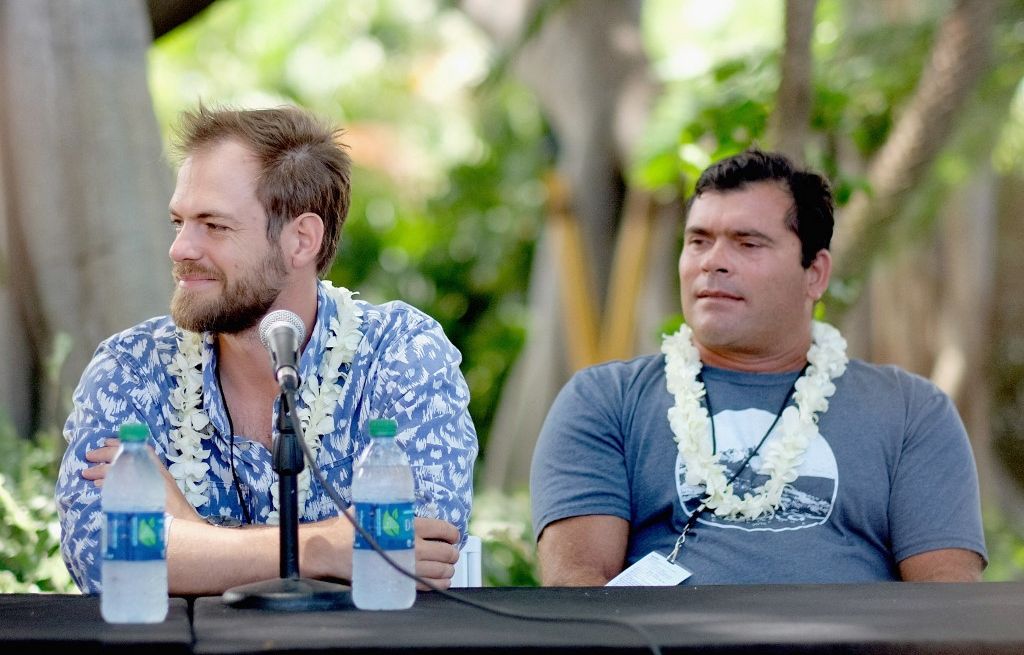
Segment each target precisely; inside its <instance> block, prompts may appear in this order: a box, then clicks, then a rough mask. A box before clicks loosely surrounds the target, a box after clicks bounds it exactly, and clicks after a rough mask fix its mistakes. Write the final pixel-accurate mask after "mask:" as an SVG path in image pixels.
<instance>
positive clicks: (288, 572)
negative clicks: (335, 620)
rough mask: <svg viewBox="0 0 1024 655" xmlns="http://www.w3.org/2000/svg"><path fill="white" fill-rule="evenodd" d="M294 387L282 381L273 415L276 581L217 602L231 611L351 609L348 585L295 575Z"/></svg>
mask: <svg viewBox="0 0 1024 655" xmlns="http://www.w3.org/2000/svg"><path fill="white" fill-rule="evenodd" d="M293 386H298V385H297V384H294V385H292V384H287V383H284V381H283V380H282V385H281V411H280V412H279V413H278V416H277V440H276V441H275V442H274V471H276V472H277V475H278V491H279V493H278V500H279V502H280V509H279V511H278V516H279V518H280V522H279V526H278V527H279V528H280V535H281V536H280V540H281V541H280V558H281V559H280V573H281V577H280V578H278V579H276V580H263V581H261V582H253V583H250V584H245V585H240V586H237V587H232V588H231V589H228V590H227V591H225V592H224V594H223V595H222V596H221V600H222V601H223V602H224V603H225V604H226V605H230V606H232V607H238V608H247V609H266V610H276V611H284V612H309V611H320V610H332V609H340V608H345V607H352V592H351V588H350V587H348V586H347V585H342V584H335V583H332V582H325V581H323V580H313V579H311V578H302V577H299V490H298V475H299V473H301V472H302V469H303V468H304V467H305V462H304V461H303V457H302V446H301V445H300V443H299V441H298V440H299V439H301V438H302V426H301V423H300V422H299V420H298V417H297V416H296V415H295V389H294V388H291V387H293Z"/></svg>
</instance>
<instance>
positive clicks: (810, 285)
mask: <svg viewBox="0 0 1024 655" xmlns="http://www.w3.org/2000/svg"><path fill="white" fill-rule="evenodd" d="M804 273H805V276H806V279H807V295H808V297H809V298H810V299H811V300H812V301H814V302H817V301H819V300H821V297H822V296H824V295H825V291H827V290H828V282H829V280H830V279H831V277H832V254H831V253H830V252H829V251H828V250H825V249H824V248H822V249H821V250H819V251H818V254H817V255H815V256H814V259H813V260H811V265H810V266H808V267H807V269H806V270H805V271H804Z"/></svg>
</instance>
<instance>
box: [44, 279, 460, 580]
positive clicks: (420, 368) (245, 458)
mask: <svg viewBox="0 0 1024 655" xmlns="http://www.w3.org/2000/svg"><path fill="white" fill-rule="evenodd" d="M357 305H358V306H359V308H360V309H361V310H362V312H363V320H362V325H361V327H360V331H361V332H362V334H363V337H362V340H361V341H360V342H359V346H358V348H357V349H356V353H355V356H354V358H353V361H352V363H351V364H350V365H344V366H343V369H344V368H348V369H349V370H348V371H347V382H344V383H343V381H342V380H341V379H339V381H338V383H339V384H344V386H343V389H344V391H343V393H342V396H341V399H340V401H339V403H338V405H337V407H336V408H335V410H334V422H335V429H334V432H332V433H330V434H329V435H325V436H324V437H323V438H322V440H321V448H320V449H319V451H318V453H317V464H318V465H319V466H320V469H321V470H322V471H323V473H324V475H325V477H326V479H327V481H328V483H329V484H331V485H332V486H333V487H334V488H335V489H336V490H337V491H338V492H339V493H340V494H341V496H342V497H343V498H344V499H345V500H346V501H347V502H351V482H352V466H353V463H354V460H355V458H356V457H358V455H359V453H360V452H361V451H362V449H363V448H364V447H365V446H366V444H367V443H368V441H369V437H368V435H367V430H366V426H367V422H368V421H369V420H370V419H372V418H393V419H395V420H396V421H397V422H398V435H397V438H396V440H397V442H398V443H399V444H400V445H401V446H402V448H403V449H404V450H405V452H406V454H407V456H408V457H409V461H410V463H411V465H412V470H413V478H414V481H415V486H416V501H417V502H416V505H417V507H416V512H417V514H418V515H420V516H431V517H436V518H441V519H444V520H446V521H448V522H450V523H452V524H454V525H455V526H456V527H458V528H459V530H460V532H461V533H462V536H463V538H465V535H466V524H467V521H468V519H469V512H470V508H471V505H472V494H473V464H474V461H475V460H476V455H477V440H476V430H475V428H474V427H473V422H472V419H471V418H470V416H469V412H468V411H467V405H468V402H469V391H468V389H467V387H466V383H465V380H464V379H463V376H462V373H461V372H460V370H459V364H460V362H461V361H462V357H461V355H460V354H459V351H458V350H457V349H456V348H455V347H454V346H453V345H452V344H451V343H450V342H449V341H448V339H447V338H446V337H445V335H444V332H443V331H442V330H441V327H440V325H438V323H437V322H436V321H434V320H433V319H431V318H430V317H428V316H426V315H425V314H423V313H422V312H420V311H419V310H417V309H415V308H413V307H410V306H409V305H406V304H405V303H401V302H391V303H387V304H384V305H371V304H369V303H365V302H362V301H357ZM337 311H338V309H337V305H336V303H335V301H334V298H333V297H332V296H331V295H330V294H329V293H327V292H326V291H325V288H324V285H322V284H321V286H320V289H319V292H318V306H317V320H316V326H315V327H314V329H313V334H312V335H311V336H310V339H309V342H308V344H307V345H306V348H305V350H304V351H303V353H302V356H301V360H300V362H299V369H300V371H299V373H300V376H301V377H302V379H303V380H306V379H307V377H308V376H311V375H316V372H317V368H318V366H319V363H320V359H321V357H322V356H323V354H324V349H325V344H326V342H327V340H328V339H329V338H330V331H329V329H328V324H329V319H330V317H332V316H334V315H335V314H336V313H337ZM175 333H176V328H175V326H174V323H173V322H172V321H171V318H170V317H168V316H164V317H159V318H154V319H151V320H149V321H146V322H144V323H142V324H140V325H137V326H135V327H133V328H131V329H129V330H126V331H124V332H121V333H120V334H117V335H114V336H113V337H111V338H109V339H107V340H106V341H104V342H103V343H102V344H100V346H99V348H98V349H97V351H96V354H95V356H94V357H93V359H92V362H90V364H89V366H88V367H87V368H86V370H85V372H84V373H83V374H82V380H81V382H80V383H79V385H78V388H77V389H76V390H75V394H74V410H73V411H72V413H71V416H69V417H68V420H67V423H66V424H65V426H64V438H65V439H66V440H67V442H68V448H67V450H66V451H65V453H64V458H63V461H62V462H61V467H60V475H59V477H58V480H57V489H56V498H57V509H58V511H59V514H60V521H61V552H62V555H63V557H64V561H65V563H66V564H67V567H68V570H69V571H70V572H71V575H72V577H73V578H74V579H75V582H76V583H77V584H78V586H79V587H80V588H81V589H82V590H83V591H85V592H88V593H96V592H98V591H99V590H100V563H101V561H102V554H101V553H100V537H101V530H102V525H103V517H102V512H101V509H100V489H99V488H97V487H96V486H95V485H94V484H93V483H92V482H91V481H89V480H86V479H84V478H83V477H82V475H81V473H82V471H83V470H84V469H85V468H86V467H88V466H89V462H87V461H86V459H85V453H86V452H87V451H89V450H93V449H95V448H98V447H100V446H101V445H102V443H103V440H104V439H105V438H107V437H111V436H116V434H117V431H118V428H119V427H120V426H121V425H122V424H123V423H129V422H139V423H145V424H146V425H148V426H149V430H150V434H151V435H152V437H151V443H152V445H153V447H154V448H155V450H156V453H157V456H158V458H159V459H160V460H161V461H162V462H163V464H164V465H165V466H168V465H169V463H170V462H169V461H168V459H167V455H168V453H169V452H170V453H172V454H173V453H174V452H175V450H174V447H173V445H172V444H170V443H169V437H168V431H169V429H170V426H171V415H172V412H173V409H172V407H171V404H170V402H169V396H170V393H171V390H172V389H174V388H175V387H176V386H177V381H176V379H175V377H174V376H173V375H171V374H170V373H169V371H168V365H169V364H170V363H171V360H172V359H173V357H174V356H175V354H176V353H177V350H178V344H177V339H176V335H175ZM213 344H214V341H213V339H212V338H210V337H209V336H208V337H207V338H206V339H205V340H204V346H203V348H204V352H203V362H208V363H209V364H205V363H204V365H203V408H204V411H205V413H206V415H207V416H209V417H210V422H211V424H212V438H209V439H204V440H203V446H204V448H209V449H210V451H211V452H210V456H209V458H208V459H207V460H206V461H207V463H208V464H209V471H208V472H207V474H206V475H207V477H208V479H209V480H210V485H209V487H208V488H207V492H206V495H207V497H208V498H209V502H207V503H205V504H203V505H202V506H200V507H199V508H198V511H199V513H200V514H201V515H203V516H220V517H233V518H236V519H239V520H242V519H243V517H244V514H243V511H242V505H241V503H242V502H244V503H245V505H246V506H247V509H248V513H249V516H250V517H251V518H252V520H253V522H255V523H265V522H266V521H267V518H268V516H270V513H271V511H272V509H273V506H272V501H271V487H272V486H274V487H276V485H277V475H276V473H274V470H273V466H272V464H273V457H272V453H271V452H270V451H269V450H267V449H266V448H265V447H263V446H262V445H260V444H259V443H257V442H255V441H250V440H249V439H248V438H246V437H244V436H241V435H233V436H232V435H230V429H229V427H228V425H229V421H228V415H227V412H226V410H225V405H224V399H223V397H222V396H221V392H220V385H219V384H218V383H217V373H216V366H217V357H216V349H215V348H214V345H213ZM268 357H269V355H268ZM343 373H344V371H343ZM318 379H319V378H318ZM298 403H299V407H300V408H301V407H303V405H304V403H303V401H302V400H301V399H300V400H299V401H298ZM277 410H278V407H275V412H274V413H275V424H276V415H277ZM231 440H233V441H234V460H235V475H236V476H237V477H238V481H239V484H238V485H237V486H238V489H237V490H236V486H235V485H234V483H233V480H232V475H231V457H230V448H231ZM239 491H240V494H239ZM239 495H241V499H240V498H239ZM299 511H300V514H301V519H302V521H316V520H320V519H324V518H328V517H331V516H335V515H337V513H338V510H337V509H336V508H335V507H334V505H333V503H332V502H331V499H330V498H329V497H328V496H327V494H326V493H325V492H324V490H323V488H322V487H321V486H320V484H319V483H318V482H317V480H316V479H315V478H311V480H310V492H309V495H308V498H307V500H306V502H305V504H304V506H303V507H300V508H299Z"/></svg>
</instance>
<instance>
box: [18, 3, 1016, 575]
mask: <svg viewBox="0 0 1024 655" xmlns="http://www.w3.org/2000/svg"><path fill="white" fill-rule="evenodd" d="M1022 78H1024V0H957V1H952V0H936V1H934V2H928V3H921V2H914V1H912V0H857V1H856V2H854V1H847V2H843V1H841V0H817V1H815V0H788V1H784V0H770V1H769V0H716V1H715V2H708V1H706V0H645V1H641V0H461V1H455V0H304V1H303V2H290V1H287V0H212V1H201V0H192V1H188V0H180V1H174V0H149V2H145V1H143V0H123V1H118V2H109V1H102V0H0V228H2V229H0V361H2V362H4V364H5V373H4V375H3V376H0V591H24V590H28V591H66V590H70V589H72V588H73V586H72V585H71V583H70V581H69V578H68V575H67V573H66V571H65V570H64V566H63V564H62V562H61V560H60V556H59V553H58V536H59V535H58V532H57V525H56V512H55V509H54V506H53V499H52V492H53V484H54V480H55V470H56V462H57V461H59V457H60V454H61V453H62V451H63V447H64V441H63V439H62V437H61V435H60V428H61V426H62V424H63V421H64V418H65V417H66V415H67V413H68V408H69V405H70V395H71V391H72V390H73V388H74V385H75V384H76V383H77V380H78V377H79V375H80V374H81V371H82V369H83V368H84V366H85V363H86V362H87V361H88V360H89V358H90V356H91V354H92V352H93V350H94V349H95V347H96V345H97V344H98V343H99V342H100V341H101V340H102V339H104V338H106V337H107V336H109V335H110V334H112V333H114V332H117V331H119V330H121V329H124V328H126V327H128V326H130V325H132V324H134V323H136V322H138V321H140V320H143V319H145V318H148V317H150V316H154V315H158V314H164V313H166V312H167V299H168V298H169V293H170V288H171V285H170V275H169V270H170V265H169V261H168V259H167V255H166V251H167V248H168V246H169V245H170V241H171V238H172V231H171V229H170V226H169V223H168V221H167V209H166V207H167V201H168V199H169V197H170V193H171V190H172V188H173V172H174V168H175V165H176V162H175V161H174V159H173V156H172V155H171V154H170V153H168V149H167V143H168V138H169V134H170V132H171V130H172V128H173V126H174V122H175V117H176V115H177V113H178V112H179V111H180V110H182V109H185V108H191V107H194V106H195V105H196V104H197V103H198V102H203V103H205V104H207V105H229V106H233V107H239V108H255V107H267V106H276V105H281V104H297V105H301V106H303V107H306V108H309V109H311V110H313V111H315V112H317V113H319V114H322V115H324V116H326V117H328V118H330V119H331V120H332V121H334V122H336V123H337V124H339V125H340V126H342V127H344V129H345V130H346V135H345V137H344V141H345V142H346V143H347V144H348V146H349V147H350V150H351V154H352V157H353V161H354V166H355V169H354V174H353V201H352V210H351V212H350V215H349V219H348V222H347V225H346V227H345V230H344V232H343V234H342V241H341V247H340V251H339V254H338V257H337V260H336V262H335V264H334V267H333V269H332V270H331V272H330V276H329V277H330V278H331V279H332V280H333V281H335V283H337V284H341V285H344V286H347V287H349V288H351V289H354V290H358V291H359V292H360V294H361V296H362V297H363V298H364V299H366V300H369V301H371V302H382V301H386V300H390V299H396V298H398V299H402V300H406V301H408V302H410V303H412V304H414V305H416V306H418V307H420V308H421V309H423V310H424V311H426V312H428V313H429V314H431V315H433V316H434V317H436V318H437V319H438V320H439V321H440V322H441V323H442V325H443V326H444V328H445V331H446V333H447V334H448V336H449V337H450V338H451V340H452V341H453V342H454V343H455V345H456V346H458V347H459V348H460V350H461V351H462V353H463V356H464V361H463V366H462V369H463V372H464V374H465V376H466V379H467V381H468V383H469V386H470V390H471V393H472V402H471V405H470V410H471V413H472V415H473V418H474V420H475V422H476V426H477V429H478V432H479V435H480V443H481V455H480V459H479V460H478V462H477V468H476V490H477V493H476V498H477V500H476V505H475V507H474V515H473V519H472V531H473V532H475V533H476V534H479V535H481V536H482V537H483V538H484V542H485V552H484V567H485V581H486V584H489V585H530V584H535V583H536V572H535V568H534V544H533V535H532V533H531V530H530V527H529V497H528V491H527V483H528V469H529V460H530V456H531V454H532V450H533V444H534V442H535V439H536V436H537V433H538V431H539V429H540V424H541V422H542V420H543V417H544V415H545V413H546V410H547V408H548V406H549V404H550V402H551V401H552V400H553V398H554V395H555V394H556V393H557V391H558V389H559V388H560V387H561V385H562V384H564V382H565V381H566V380H567V379H568V377H569V375H571V374H572V372H573V371H575V370H577V369H579V368H581V367H583V366H587V365H589V364H592V363H595V362H598V361H603V360H607V359H613V358H629V357H632V356H636V355H640V354H646V353H650V352H655V351H656V350H657V347H658V343H659V337H660V335H661V334H662V333H663V332H665V331H667V330H672V329H674V327H675V326H676V325H678V323H679V322H680V320H681V316H680V314H679V311H680V310H679V301H678V280H677V277H676V260H677V258H678V254H679V247H680V236H681V227H682V223H681V217H682V207H683V205H684V203H685V202H686V199H687V197H688V194H689V193H690V192H691V190H692V186H693V184H694V182H695V180H696V176H697V175H698V174H699V172H700V171H701V170H702V169H703V168H704V167H705V166H706V165H707V164H709V163H710V162H712V161H714V160H716V159H719V158H721V157H724V156H727V155H730V154H733V153H734V152H737V151H739V150H741V149H743V148H745V147H747V146H749V145H751V144H757V145H760V146H761V147H766V148H774V149H779V150H783V151H785V152H787V153H788V154H790V155H791V156H793V157H794V158H796V159H798V160H801V161H803V162H805V163H807V164H809V165H811V166H812V167H815V168H817V169H819V170H821V171H823V172H825V173H826V174H827V175H828V176H829V177H830V178H831V179H832V180H833V183H834V186H835V190H836V193H837V197H838V200H839V203H840V205H841V206H840V212H839V216H838V225H837V232H836V237H835V239H834V241H833V254H834V256H835V259H836V264H837V269H836V274H835V278H834V281H833V285H832V287H831V289H830V292H829V295H828V296H827V298H826V299H825V300H824V302H823V303H822V305H821V307H820V308H819V313H820V315H821V317H822V318H824V319H825V320H828V321H830V322H833V323H835V324H837V325H839V326H841V327H842V329H843V331H844V333H845V335H846V337H847V339H848V340H849V342H850V346H851V353H852V354H853V355H854V356H857V357H861V358H865V359H868V360H871V361H874V362H879V363H897V364H900V365H902V366H905V367H906V368H908V369H910V370H912V371H914V372H917V373H919V374H921V375H923V376H926V377H929V378H931V379H932V380H933V381H935V382H936V383H937V384H938V385H939V386H941V387H942V388H943V389H944V390H945V391H946V392H947V393H949V394H950V395H951V396H952V397H953V398H954V400H955V401H956V403H957V405H958V407H959V409H960V412H961V415H962V416H963V419H964V422H965V424H966V425H967V428H968V431H969V433H970V436H971V440H972V443H973V446H974V452H975V457H976V459H977V462H978V467H979V471H980V474H981V481H982V492H983V497H984V510H985V521H986V529H987V538H988V545H989V549H990V557H991V563H990V565H989V568H988V570H987V571H986V578H987V579H990V580H1006V579H1020V578H1024V540H1022V538H1021V535H1022V534H1024V402H1022V401H1024V379H1022V378H1024V258H1022V257H1020V255H1019V253H1020V252H1021V251H1022V249H1024V220H1022V216H1024V184H1022V182H1024V91H1022V84H1021V80H1022Z"/></svg>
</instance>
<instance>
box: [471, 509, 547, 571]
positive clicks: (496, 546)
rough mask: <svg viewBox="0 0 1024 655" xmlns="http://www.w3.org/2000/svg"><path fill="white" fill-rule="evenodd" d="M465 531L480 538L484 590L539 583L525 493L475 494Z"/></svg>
mask: <svg viewBox="0 0 1024 655" xmlns="http://www.w3.org/2000/svg"><path fill="white" fill-rule="evenodd" d="M469 531H470V533H471V534H475V535H476V536H478V537H480V540H481V542H482V544H483V554H482V557H481V560H482V566H483V584H484V586H485V587H536V586H538V585H539V584H540V577H539V575H538V572H537V554H536V552H537V551H536V547H535V545H534V538H533V528H532V526H531V524H530V493H529V491H527V490H526V489H521V490H519V491H517V492H514V493H510V494H504V493H500V492H497V491H484V492H482V493H477V494H476V496H475V497H474V499H473V515H472V517H471V518H470V521H469Z"/></svg>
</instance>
